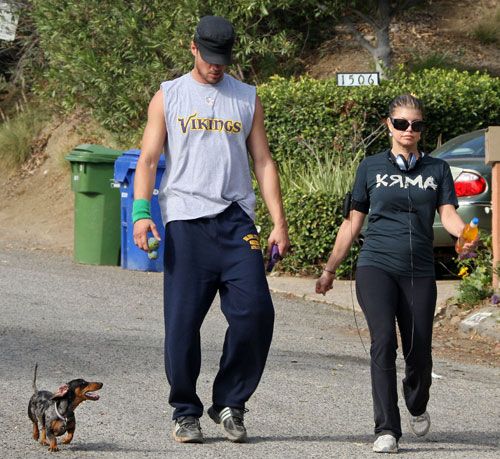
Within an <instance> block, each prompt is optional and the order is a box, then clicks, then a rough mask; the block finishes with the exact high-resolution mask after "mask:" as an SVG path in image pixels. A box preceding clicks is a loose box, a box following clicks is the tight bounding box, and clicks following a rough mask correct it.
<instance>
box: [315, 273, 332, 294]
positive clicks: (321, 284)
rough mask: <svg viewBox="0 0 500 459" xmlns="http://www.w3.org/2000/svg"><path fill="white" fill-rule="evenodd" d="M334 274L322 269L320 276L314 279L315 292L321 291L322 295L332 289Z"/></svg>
mask: <svg viewBox="0 0 500 459" xmlns="http://www.w3.org/2000/svg"><path fill="white" fill-rule="evenodd" d="M334 279H335V274H333V273H330V272H328V271H323V273H322V274H321V276H320V278H319V279H318V280H317V281H316V293H321V294H323V296H324V295H325V294H326V292H328V290H331V289H332V286H333V280H334Z"/></svg>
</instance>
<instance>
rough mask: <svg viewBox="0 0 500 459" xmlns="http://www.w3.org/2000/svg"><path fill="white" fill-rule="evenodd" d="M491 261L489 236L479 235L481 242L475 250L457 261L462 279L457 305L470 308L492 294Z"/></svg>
mask: <svg viewBox="0 0 500 459" xmlns="http://www.w3.org/2000/svg"><path fill="white" fill-rule="evenodd" d="M492 260H493V254H492V245H491V235H486V234H481V242H480V244H479V246H478V248H477V250H476V251H475V252H474V253H472V254H470V255H469V256H467V257H465V258H459V259H458V260H457V267H458V268H459V272H458V275H459V276H460V277H462V281H461V282H460V284H459V285H458V297H457V301H458V302H459V303H462V304H463V305H465V306H468V307H472V306H475V305H476V304H478V303H479V302H480V301H482V300H484V299H485V298H487V297H489V296H490V295H491V294H492V293H493V288H492V277H493V269H492Z"/></svg>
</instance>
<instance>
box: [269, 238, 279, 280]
mask: <svg viewBox="0 0 500 459" xmlns="http://www.w3.org/2000/svg"><path fill="white" fill-rule="evenodd" d="M278 260H281V256H280V250H279V248H278V245H277V244H273V246H272V247H271V257H270V258H269V261H268V262H267V268H266V271H267V272H268V273H270V272H271V271H272V270H273V268H274V265H275V264H276V262H277V261H278Z"/></svg>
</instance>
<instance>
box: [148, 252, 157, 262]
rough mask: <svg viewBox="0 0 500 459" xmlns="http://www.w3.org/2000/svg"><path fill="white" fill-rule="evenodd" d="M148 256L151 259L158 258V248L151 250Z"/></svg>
mask: <svg viewBox="0 0 500 459" xmlns="http://www.w3.org/2000/svg"><path fill="white" fill-rule="evenodd" d="M148 258H149V259H150V260H156V259H157V258H158V252H157V251H156V250H151V251H150V252H148Z"/></svg>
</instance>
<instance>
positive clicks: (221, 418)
mask: <svg viewBox="0 0 500 459" xmlns="http://www.w3.org/2000/svg"><path fill="white" fill-rule="evenodd" d="M207 413H208V415H209V416H210V417H211V418H212V420H213V421H214V422H215V423H216V424H222V429H223V431H224V434H225V435H226V437H227V438H228V439H229V440H231V441H233V442H235V443H244V442H246V441H247V429H245V424H243V417H244V414H245V410H240V409H237V408H230V407H228V406H227V407H226V408H223V409H222V410H220V411H219V412H217V411H216V410H215V408H214V407H213V406H211V407H210V408H209V409H208V411H207Z"/></svg>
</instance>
